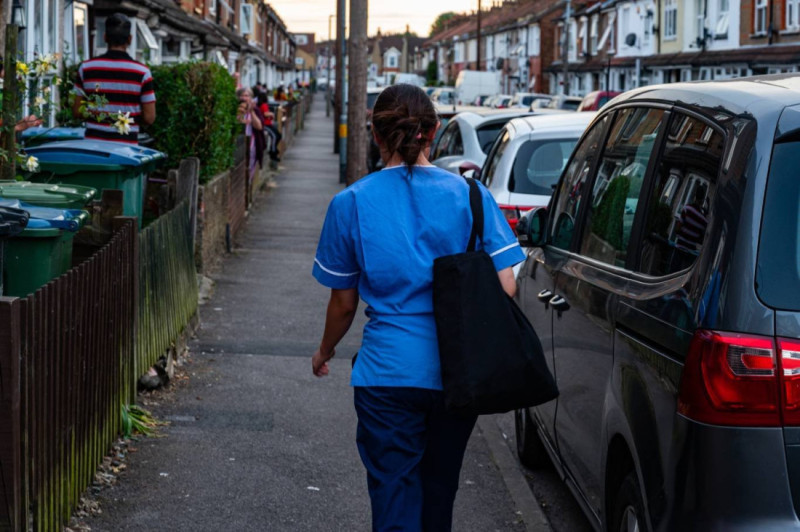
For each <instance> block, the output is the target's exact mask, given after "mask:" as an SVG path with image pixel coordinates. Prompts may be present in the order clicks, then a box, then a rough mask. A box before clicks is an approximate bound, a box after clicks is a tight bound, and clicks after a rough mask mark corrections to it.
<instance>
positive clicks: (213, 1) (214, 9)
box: [208, 0, 217, 15]
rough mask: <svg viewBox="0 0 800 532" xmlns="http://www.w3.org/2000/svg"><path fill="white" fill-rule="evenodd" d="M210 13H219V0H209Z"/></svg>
mask: <svg viewBox="0 0 800 532" xmlns="http://www.w3.org/2000/svg"><path fill="white" fill-rule="evenodd" d="M208 13H209V14H210V15H216V14H217V0H208Z"/></svg>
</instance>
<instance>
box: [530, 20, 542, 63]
mask: <svg viewBox="0 0 800 532" xmlns="http://www.w3.org/2000/svg"><path fill="white" fill-rule="evenodd" d="M530 31H531V35H530V37H531V49H530V55H534V56H538V55H540V54H541V53H542V48H541V47H542V39H541V30H540V29H539V26H538V25H536V26H531V30H530Z"/></svg>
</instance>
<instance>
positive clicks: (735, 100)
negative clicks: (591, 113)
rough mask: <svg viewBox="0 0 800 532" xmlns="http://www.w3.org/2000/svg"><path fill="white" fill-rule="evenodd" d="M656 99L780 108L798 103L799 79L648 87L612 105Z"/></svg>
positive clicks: (742, 108) (728, 106)
mask: <svg viewBox="0 0 800 532" xmlns="http://www.w3.org/2000/svg"><path fill="white" fill-rule="evenodd" d="M647 100H658V101H666V102H677V103H679V104H684V105H688V106H698V107H709V108H714V107H719V106H720V105H722V106H723V107H724V108H726V109H727V110H729V111H732V112H734V113H743V112H746V111H748V110H750V109H753V108H754V107H756V106H758V108H759V109H761V110H767V109H772V110H776V109H782V108H784V107H786V106H788V105H795V104H800V76H797V75H796V74H774V75H768V76H755V77H750V78H738V79H731V80H721V81H713V82H710V81H694V82H685V83H671V84H668V85H652V86H647V87H641V88H639V89H634V90H632V91H628V92H625V93H623V94H622V95H620V96H617V98H616V100H615V105H616V104H618V103H623V102H630V101H647Z"/></svg>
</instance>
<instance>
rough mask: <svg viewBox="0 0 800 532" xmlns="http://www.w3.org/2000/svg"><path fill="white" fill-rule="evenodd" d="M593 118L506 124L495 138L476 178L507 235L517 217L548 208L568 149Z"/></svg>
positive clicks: (554, 116)
mask: <svg viewBox="0 0 800 532" xmlns="http://www.w3.org/2000/svg"><path fill="white" fill-rule="evenodd" d="M592 118H593V116H591V115H589V113H580V114H578V113H543V114H534V115H530V116H527V117H524V118H515V119H514V120H511V121H510V122H508V123H507V124H506V125H505V126H504V127H503V128H502V130H501V131H499V132H498V133H497V136H496V137H497V138H496V140H495V141H494V143H493V145H492V146H490V148H489V149H488V150H487V152H488V155H487V157H486V159H485V161H484V163H483V167H482V168H481V169H480V172H479V173H478V174H479V175H478V176H477V177H478V178H479V179H480V180H481V182H482V183H483V184H484V185H486V188H488V189H489V192H491V193H492V196H493V197H494V199H495V201H496V202H497V204H498V205H499V206H500V210H501V211H503V213H504V214H505V216H506V219H507V220H508V223H509V225H511V228H512V229H515V228H516V225H517V220H519V217H520V213H522V212H525V211H527V210H530V209H531V208H533V207H543V206H545V205H547V202H548V201H549V200H550V195H551V194H552V192H553V187H554V186H555V184H556V182H557V181H558V178H559V176H560V175H561V171H562V170H563V169H564V166H565V165H566V163H567V159H569V156H570V154H571V153H572V149H573V148H574V147H575V144H576V143H577V142H578V139H579V138H580V137H581V135H582V134H583V132H584V130H585V129H586V126H588V125H589V122H591V121H592ZM434 164H435V162H434Z"/></svg>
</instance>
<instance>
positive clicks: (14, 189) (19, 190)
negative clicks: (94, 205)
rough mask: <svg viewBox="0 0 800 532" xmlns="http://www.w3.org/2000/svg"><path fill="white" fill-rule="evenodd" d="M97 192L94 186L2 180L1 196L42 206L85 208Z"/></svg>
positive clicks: (0, 182) (0, 186)
mask: <svg viewBox="0 0 800 532" xmlns="http://www.w3.org/2000/svg"><path fill="white" fill-rule="evenodd" d="M96 194H97V191H96V190H95V189H93V188H92V187H82V186H80V185H63V184H62V185H56V184H52V183H32V182H30V181H2V180H0V198H2V199H16V200H20V201H21V202H24V203H30V204H31V205H38V206H40V207H54V208H61V209H83V208H84V207H86V206H87V205H88V204H89V202H90V201H92V199H94V197H95V195H96Z"/></svg>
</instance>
